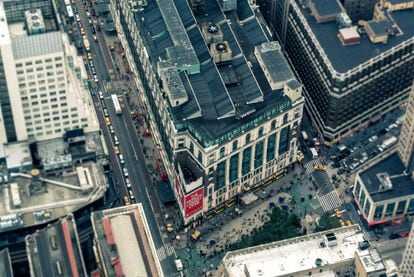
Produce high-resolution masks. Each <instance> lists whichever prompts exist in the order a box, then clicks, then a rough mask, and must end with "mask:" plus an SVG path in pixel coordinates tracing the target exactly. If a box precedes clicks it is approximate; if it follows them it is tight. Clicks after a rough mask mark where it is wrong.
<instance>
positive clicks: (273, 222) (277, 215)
mask: <svg viewBox="0 0 414 277" xmlns="http://www.w3.org/2000/svg"><path fill="white" fill-rule="evenodd" d="M301 230H302V226H301V224H300V219H299V218H298V217H297V216H296V215H295V214H289V213H288V212H286V211H283V210H281V209H280V208H277V207H275V208H273V209H272V213H271V214H270V218H269V220H268V221H266V222H265V223H264V224H263V226H262V227H260V228H259V229H253V231H252V234H251V235H250V236H247V235H243V236H242V237H241V240H240V241H238V242H236V243H234V244H231V245H230V247H229V248H230V250H237V249H242V248H246V247H252V246H256V245H260V244H265V243H269V242H274V241H279V240H284V239H289V238H293V237H296V236H300V235H302V232H301Z"/></svg>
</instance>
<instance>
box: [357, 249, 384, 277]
mask: <svg viewBox="0 0 414 277" xmlns="http://www.w3.org/2000/svg"><path fill="white" fill-rule="evenodd" d="M357 255H358V256H359V258H360V260H361V262H362V266H363V267H364V269H365V272H367V273H370V272H377V271H379V270H385V264H384V262H383V260H382V258H381V257H380V255H379V254H378V251H377V250H376V249H374V248H371V249H366V250H358V251H357Z"/></svg>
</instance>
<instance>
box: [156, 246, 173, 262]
mask: <svg viewBox="0 0 414 277" xmlns="http://www.w3.org/2000/svg"><path fill="white" fill-rule="evenodd" d="M172 255H174V247H173V246H172V245H171V244H166V245H165V246H161V247H159V248H158V249H157V256H158V259H159V260H160V261H162V260H164V259H165V258H167V257H169V256H172Z"/></svg>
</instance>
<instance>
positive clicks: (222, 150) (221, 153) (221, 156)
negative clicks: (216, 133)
mask: <svg viewBox="0 0 414 277" xmlns="http://www.w3.org/2000/svg"><path fill="white" fill-rule="evenodd" d="M225 152H226V149H225V148H224V146H223V147H221V148H220V158H223V157H224V154H225Z"/></svg>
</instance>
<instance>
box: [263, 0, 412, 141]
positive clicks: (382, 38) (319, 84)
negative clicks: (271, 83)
mask: <svg viewBox="0 0 414 277" xmlns="http://www.w3.org/2000/svg"><path fill="white" fill-rule="evenodd" d="M286 1H289V8H288V11H287V12H286V10H287V8H286V5H285V4H286V3H285V2H286ZM266 2H267V3H268V4H267V5H262V7H263V9H264V10H263V14H266V13H267V11H266V10H265V9H268V8H269V5H271V14H270V16H269V18H268V21H269V22H270V23H271V25H272V26H274V30H275V34H277V36H278V37H279V38H280V39H281V40H282V41H284V48H285V50H286V52H287V54H288V56H289V59H290V60H291V62H292V64H293V67H294V69H295V70H296V72H297V74H298V76H299V77H300V80H301V81H302V82H303V85H304V87H305V89H304V96H305V98H306V100H307V102H306V109H307V111H308V112H309V114H310V115H311V117H312V121H313V123H314V125H315V126H316V127H317V128H318V129H319V131H320V133H321V134H322V135H323V136H324V137H325V139H326V140H327V141H334V140H340V139H341V138H343V137H345V136H347V135H349V134H351V133H352V132H353V131H355V130H357V129H358V128H361V127H363V126H365V125H367V124H369V123H370V122H371V121H376V120H379V119H380V117H381V116H382V115H384V114H386V113H387V112H389V111H390V110H392V109H394V108H396V107H398V106H399V105H400V104H401V103H402V102H404V101H405V100H407V96H408V94H409V89H410V85H411V82H412V79H413V77H414V36H413V35H414V21H413V20H412V18H414V10H413V9H412V1H402V2H403V3H402V4H401V5H394V4H393V3H394V2H393V1H379V2H380V3H379V4H376V5H375V8H374V5H373V4H372V3H371V1H367V2H369V3H370V4H369V5H371V6H372V7H373V9H372V10H371V15H370V16H371V17H370V19H371V20H360V19H366V15H367V14H368V13H367V7H368V6H369V5H366V6H365V5H364V6H362V5H361V6H360V7H359V8H360V9H361V12H360V13H357V11H356V9H357V7H358V5H356V6H355V5H353V3H357V1H345V7H344V6H343V5H342V4H341V3H340V2H339V1H322V0H310V1H301V0H274V1H271V2H270V1H266ZM351 4H352V5H351ZM346 8H347V9H348V10H347V9H346ZM357 18H358V20H357ZM284 32H285V33H286V34H284Z"/></svg>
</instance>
